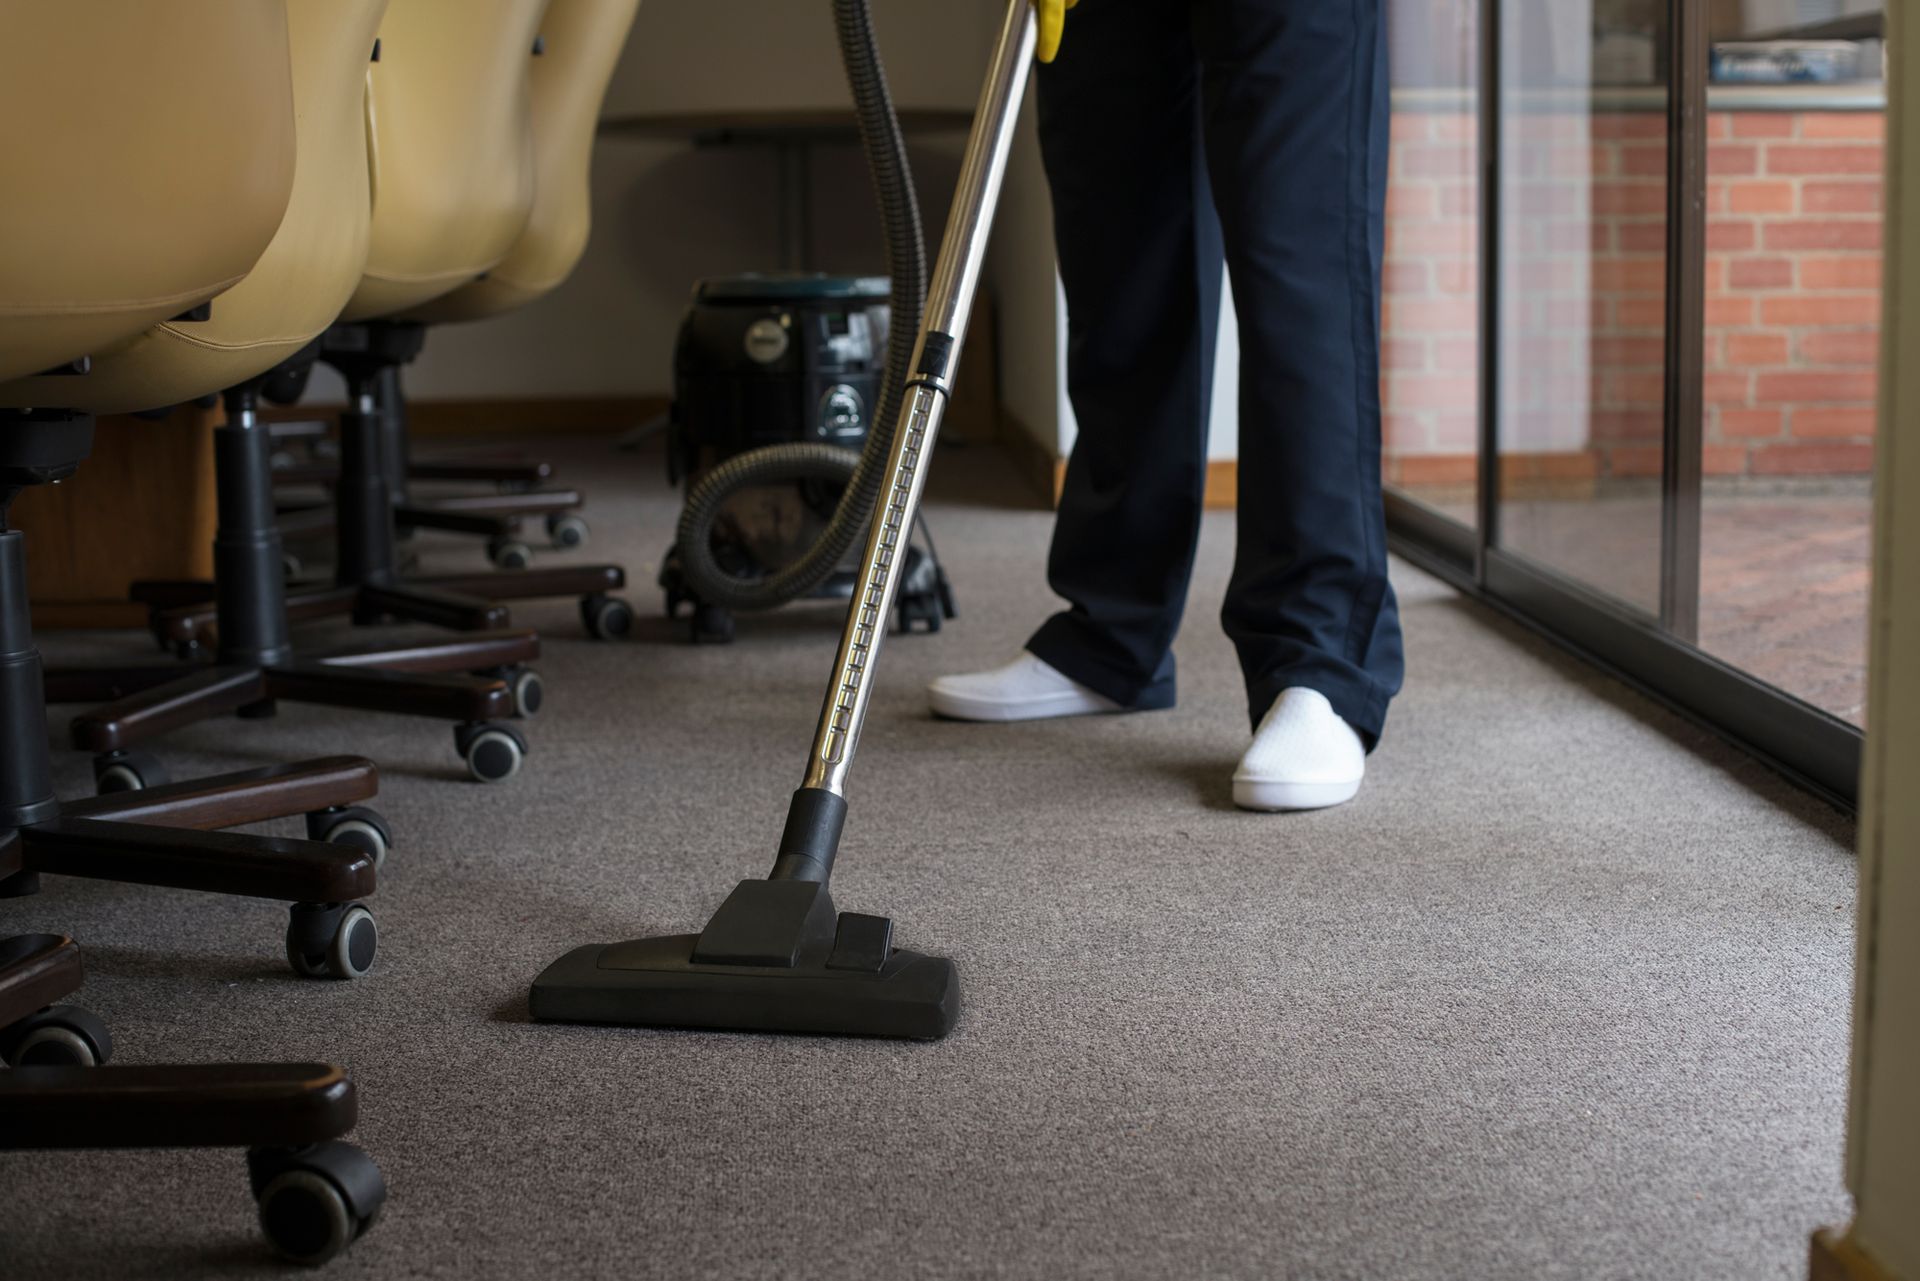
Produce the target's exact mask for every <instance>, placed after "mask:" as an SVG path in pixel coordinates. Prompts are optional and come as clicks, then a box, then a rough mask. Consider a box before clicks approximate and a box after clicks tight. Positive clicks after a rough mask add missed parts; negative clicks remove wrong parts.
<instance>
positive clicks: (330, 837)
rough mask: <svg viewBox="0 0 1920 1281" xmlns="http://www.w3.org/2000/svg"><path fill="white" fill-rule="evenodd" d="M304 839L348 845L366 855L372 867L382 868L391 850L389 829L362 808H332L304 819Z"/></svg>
mask: <svg viewBox="0 0 1920 1281" xmlns="http://www.w3.org/2000/svg"><path fill="white" fill-rule="evenodd" d="M307 839H308V840H310V841H325V842H327V843H328V844H329V845H350V846H352V847H353V848H354V849H357V850H362V851H364V852H365V853H366V854H368V855H369V856H370V857H371V858H372V859H373V865H374V866H375V867H384V866H386V862H387V851H388V850H390V849H392V848H393V828H392V827H390V826H389V825H388V823H387V820H386V819H385V818H384V817H382V816H381V815H380V814H379V813H378V812H376V811H374V810H370V809H368V808H367V807H366V806H364V805H347V806H340V805H336V806H334V807H333V808H332V809H324V810H315V811H314V812H313V813H311V814H309V815H307Z"/></svg>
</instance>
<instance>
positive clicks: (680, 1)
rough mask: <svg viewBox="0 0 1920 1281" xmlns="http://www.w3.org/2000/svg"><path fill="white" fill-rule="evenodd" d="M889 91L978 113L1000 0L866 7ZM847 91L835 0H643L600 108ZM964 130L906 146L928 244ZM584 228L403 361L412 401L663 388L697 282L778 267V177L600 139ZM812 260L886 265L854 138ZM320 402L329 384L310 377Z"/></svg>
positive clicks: (830, 264)
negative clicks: (537, 289)
mask: <svg viewBox="0 0 1920 1281" xmlns="http://www.w3.org/2000/svg"><path fill="white" fill-rule="evenodd" d="M873 8H874V13H875V25H876V27H877V29H878V31H879V36H880V44H881V51H882V55H883V57H884V59H885V62H886V66H887V71H888V75H889V78H890V80H891V82H892V85H893V91H894V97H895V100H896V101H897V102H898V103H899V104H900V105H902V106H909V107H964V108H971V107H972V105H973V102H974V99H975V97H976V96H977V95H978V93H979V89H980V78H981V76H982V74H983V72H984V68H985V66H986V58H987V52H988V48H989V45H990V43H991V39H992V35H993V30H994V28H995V26H996V19H997V17H998V15H999V13H1000V12H1002V10H1001V9H1000V7H999V6H998V4H996V3H992V0H961V2H960V3H930V2H929V0H873ZM846 102H847V90H846V85H845V82H844V80H843V79H842V76H841V70H840V59H839V54H838V51H837V48H836V45H835V43H834V35H833V21H832V13H831V6H830V5H829V4H828V0H725V3H721V2H719V0H642V2H641V6H640V13H639V17H638V20H637V21H636V23H635V26H634V30H633V34H632V36H631V37H630V39H629V40H628V42H627V47H626V51H625V54H624V55H623V57H622V58H621V61H620V65H619V67H618V69H617V70H616V71H615V73H614V78H613V84H612V86H611V88H610V90H609V92H608V98H607V103H606V107H605V114H608V115H617V114H622V113H628V112H648V111H659V112H673V111H721V110H728V109H754V108H779V107H822V106H838V105H843V104H845V103H846ZM963 141H964V140H963V139H961V138H958V137H955V138H952V139H945V140H937V141H936V140H928V141H924V142H920V143H916V144H915V146H914V149H913V162H914V166H915V170H916V177H917V179H918V180H919V185H920V187H921V193H922V204H923V206H924V208H925V211H926V216H927V220H928V223H929V228H928V237H929V241H930V245H931V243H934V242H935V241H936V237H937V235H938V231H939V226H940V223H941V221H942V220H943V218H944V216H945V212H946V205H947V201H948V199H949V198H950V196H951V192H952V184H953V176H954V172H955V169H956V167H957V158H958V155H959V152H960V149H961V146H962V143H963ZM593 188H594V191H593V217H594V231H593V239H592V242H591V244H590V245H589V247H588V249H587V254H586V257H585V259H584V260H583V261H582V262H581V264H580V267H579V268H578V270H576V271H575V272H574V274H573V276H572V278H571V279H569V280H568V281H567V283H566V284H565V285H563V286H562V287H561V288H560V289H558V290H557V291H555V292H554V293H553V294H552V295H550V296H548V297H547V298H545V299H542V300H541V301H539V302H537V303H535V304H533V305H531V306H528V307H526V308H524V309H522V310H521V311H519V312H516V313H514V314H512V315H509V316H504V317H501V318H499V319H497V320H492V321H487V322H484V323H481V324H475V325H456V326H447V327H445V329H444V330H443V331H442V332H438V333H436V334H434V335H433V337H432V339H431V340H430V341H429V342H428V344H427V350H426V353H425V354H424V355H423V356H422V357H421V358H420V360H419V362H418V364H416V365H415V366H414V367H413V368H412V369H410V370H409V371H408V374H407V385H408V389H409V391H410V393H411V394H413V395H415V396H417V397H427V398H433V397H456V398H464V397H506V398H511V397H523V396H538V395H582V396H589V395H609V396H611V395H649V394H664V393H665V392H667V391H668V389H669V386H670V383H671V359H672V351H673V334H674V330H675V328H676V326H677V325H678V323H679V317H680V311H681V308H682V307H683V306H684V304H685V301H686V297H687V292H688V290H689V288H690V287H691V286H692V284H693V282H694V281H695V280H697V279H699V278H700V277H702V276H706V275H718V274H724V273H728V272H735V271H745V270H755V269H758V270H767V269H771V268H774V267H776V266H777V265H778V263H779V244H778V239H777V227H778V221H777V204H776V200H777V194H778V190H779V188H778V175H777V170H776V168H775V165H774V162H773V160H772V158H771V156H770V155H768V154H767V153H764V152H759V151H755V150H751V149H740V150H731V149H729V150H716V151H698V152H696V151H694V150H692V149H691V148H690V147H687V146H684V145H675V144H669V143H642V142H631V141H624V140H620V139H602V140H601V141H600V142H598V143H597V144H596V146H595V149H594V167H593ZM813 209H814V226H815V231H816V238H815V265H816V266H817V267H819V268H820V269H822V270H828V271H860V272H865V271H878V270H879V269H880V268H881V252H880V241H879V221H878V217H877V215H876V214H875V213H874V209H873V199H872V195H871V192H870V188H869V187H868V184H867V179H866V173H865V169H864V167H863V166H862V164H861V161H860V157H859V155H858V153H857V152H856V151H855V150H854V149H852V148H832V147H828V148H820V149H818V150H817V152H816V162H815V169H814V201H813ZM311 394H312V396H313V397H314V398H316V399H334V398H337V396H338V394H339V387H338V384H337V382H334V381H332V380H331V378H330V377H329V378H327V379H325V380H322V379H319V378H316V385H315V388H314V391H313V392H312V393H311Z"/></svg>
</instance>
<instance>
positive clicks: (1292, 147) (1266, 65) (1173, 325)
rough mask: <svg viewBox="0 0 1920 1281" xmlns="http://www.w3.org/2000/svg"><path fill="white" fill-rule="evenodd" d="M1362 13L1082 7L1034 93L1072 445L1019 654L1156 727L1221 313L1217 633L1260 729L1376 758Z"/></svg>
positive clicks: (1375, 53)
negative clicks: (1223, 356) (1040, 591)
mask: <svg viewBox="0 0 1920 1281" xmlns="http://www.w3.org/2000/svg"><path fill="white" fill-rule="evenodd" d="M1381 8H1382V0H1081V4H1080V5H1079V7H1078V8H1076V9H1074V10H1073V11H1072V13H1071V14H1070V15H1069V17H1068V20H1067V32H1066V39H1065V41H1064V43H1063V46H1062V48H1061V52H1060V56H1059V58H1058V59H1057V60H1056V61H1055V62H1053V63H1052V64H1051V65H1049V66H1043V67H1041V68H1039V70H1038V80H1037V89H1036V93H1037V96H1038V108H1039V122H1040V143H1041V150H1042V154H1043V157H1044V160H1045V164H1046V171H1047V178H1048V182H1049V184H1050V186H1051V187H1052V191H1053V207H1054V231H1055V239H1056V242H1057V246H1058V253H1059V262H1060V275H1061V279H1062V281H1063V282H1064V284H1065V288H1066V296H1067V311H1068V328H1067V332H1068V340H1067V387H1068V392H1069V394H1070V395H1071V397H1072V400H1073V409H1074V414H1075V416H1076V417H1077V418H1078V419H1079V428H1080V434H1079V437H1078V439H1077V440H1076V442H1075V444H1074V447H1073V453H1072V457H1071V458H1070V460H1069V461H1068V464H1067V474H1066V483H1065V490H1064V492H1063V494H1062V495H1061V500H1060V512H1059V519H1058V523H1057V524H1056V526H1055V528H1054V537H1053V547H1052V550H1051V553H1050V555H1049V558H1048V569H1047V573H1048V580H1049V582H1050V583H1051V584H1052V586H1053V589H1054V590H1055V591H1056V592H1058V593H1059V594H1060V596H1062V597H1063V598H1064V599H1065V600H1066V601H1067V603H1068V606H1069V608H1068V609H1066V610H1065V611H1063V612H1061V613H1059V614H1056V615H1054V616H1053V617H1052V618H1050V619H1048V620H1047V622H1046V623H1045V624H1044V625H1042V627H1041V628H1040V630H1039V631H1038V632H1037V633H1035V635H1034V637H1033V639H1032V640H1031V641H1029V642H1028V648H1029V649H1031V650H1032V651H1033V652H1034V653H1035V654H1036V655H1038V656H1039V657H1040V658H1041V659H1043V660H1045V661H1046V662H1047V663H1049V664H1051V665H1052V666H1054V667H1056V668H1058V669H1059V670H1061V671H1062V672H1065V673H1066V674H1067V675H1068V676H1071V677H1072V678H1073V679H1075V680H1077V681H1079V682H1081V683H1082V684H1084V685H1087V686H1090V687H1091V688H1093V689H1095V690H1098V691H1099V692H1100V693H1102V694H1105V695H1106V696H1107V697H1109V698H1112V699H1115V700H1116V701H1118V702H1120V703H1121V704H1123V705H1125V706H1129V707H1137V708H1151V707H1166V706H1170V705H1171V704H1172V703H1173V700H1174V690H1175V685H1174V662H1173V652H1172V645H1173V638H1174V633H1175V632H1176V631H1177V630H1178V628H1179V625H1180V615H1181V612H1182V610H1183V609H1184V607H1185V604H1186V596H1187V584H1188V579H1189V578H1190V576H1191V573H1192V569H1193V556H1194V547H1195V544H1196V542H1197V540H1198V537H1199V531H1200V512H1201V498H1202V490H1203V487H1204V484H1205V480H1206V435H1207V421H1208V411H1209V399H1210V396H1209V393H1210V391H1211V389H1212V383H1213V358H1214V344H1215V338H1216V332H1217V329H1218V320H1219V313H1220V282H1221V274H1222V266H1223V264H1224V266H1225V269H1226V271H1227V272H1228V273H1230V276H1229V278H1230V279H1231V281H1232V284H1233V298H1234V305H1235V309H1236V311H1237V313H1238V315H1239V326H1240V330H1239V336H1240V424H1239V426H1240V448H1239V504H1238V506H1239V511H1238V535H1237V540H1236V543H1235V552H1234V566H1233V576H1232V580H1231V582H1230V584H1229V586H1228V588H1227V595H1226V600H1225V603H1224V605H1223V607H1222V609H1221V622H1222V624H1223V625H1224V627H1225V629H1226V633H1227V635H1228V637H1229V638H1231V640H1232V641H1233V643H1234V646H1235V648H1236V650H1237V651H1238V653H1239V658H1240V665H1241V668H1242V670H1243V673H1244V675H1245V678H1246V686H1247V703H1248V711H1249V714H1250V715H1251V718H1252V720H1253V722H1254V723H1255V724H1256V725H1257V724H1258V723H1259V720H1260V718H1261V717H1262V716H1264V715H1265V714H1266V711H1267V709H1268V707H1270V706H1271V705H1272V703H1273V700H1274V699H1275V698H1276V697H1278V695H1279V693H1280V691H1281V690H1283V689H1286V688H1287V687H1289V686H1294V685H1304V686H1307V687H1309V688H1312V689H1316V690H1319V691H1320V692H1321V693H1323V694H1325V695H1326V696H1327V698H1328V700H1329V701H1330V702H1331V703H1332V704H1333V706H1334V708H1335V710H1337V711H1338V712H1339V713H1340V715H1341V716H1342V717H1344V718H1345V719H1346V720H1347V722H1348V723H1349V724H1351V725H1352V726H1353V727H1354V728H1355V729H1356V730H1358V731H1359V732H1360V734H1361V736H1362V737H1363V738H1364V739H1365V741H1366V742H1367V745H1368V746H1369V747H1371V746H1372V745H1373V744H1374V743H1375V742H1377V741H1378V738H1379V735H1380V732H1381V728H1382V726H1383V725H1384V724H1385V721H1386V715H1387V704H1388V702H1389V701H1390V700H1391V699H1392V698H1393V695H1394V694H1395V693H1396V692H1397V691H1398V690H1399V688H1400V679H1401V670H1402V659H1401V645H1400V623H1399V615H1398V611H1397V609H1396V607H1395V604H1394V598H1393V589H1392V588H1391V587H1390V586H1389V585H1388V583H1387V553H1386V521H1385V515H1384V512H1383V509H1382V506H1381V498H1380V393H1379V365H1380V356H1379V348H1380V321H1379V315H1380V310H1379V304H1380V259H1381V252H1382V239H1383V231H1384V221H1385V214H1384V203H1385V192H1386V177H1387V111H1388V103H1387V74H1386V73H1387V66H1386V41H1385V33H1384V31H1383V30H1382V17H1381Z"/></svg>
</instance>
